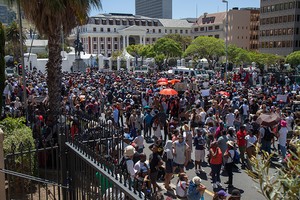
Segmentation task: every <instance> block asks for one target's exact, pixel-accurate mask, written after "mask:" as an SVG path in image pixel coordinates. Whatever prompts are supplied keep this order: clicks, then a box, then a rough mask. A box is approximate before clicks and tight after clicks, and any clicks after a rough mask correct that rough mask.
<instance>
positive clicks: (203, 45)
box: [185, 36, 225, 66]
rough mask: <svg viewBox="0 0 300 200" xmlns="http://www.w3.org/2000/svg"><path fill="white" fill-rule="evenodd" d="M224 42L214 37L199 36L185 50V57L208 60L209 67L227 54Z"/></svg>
mask: <svg viewBox="0 0 300 200" xmlns="http://www.w3.org/2000/svg"><path fill="white" fill-rule="evenodd" d="M224 47H225V46H224V41H223V40H221V39H217V38H214V37H207V36H199V37H197V38H196V39H194V40H193V41H192V43H191V44H190V45H189V46H188V48H187V49H186V50H185V55H187V56H193V57H197V58H198V59H201V58H206V59H207V61H208V63H209V65H210V66H212V61H213V60H217V59H218V58H219V57H220V56H223V55H224V54H225V48H224Z"/></svg>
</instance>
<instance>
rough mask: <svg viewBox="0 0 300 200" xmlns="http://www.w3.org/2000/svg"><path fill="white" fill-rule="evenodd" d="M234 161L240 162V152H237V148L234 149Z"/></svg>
mask: <svg viewBox="0 0 300 200" xmlns="http://www.w3.org/2000/svg"><path fill="white" fill-rule="evenodd" d="M232 160H233V163H235V164H239V163H240V154H239V152H237V150H234V156H233V159H232Z"/></svg>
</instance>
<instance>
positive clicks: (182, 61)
mask: <svg viewBox="0 0 300 200" xmlns="http://www.w3.org/2000/svg"><path fill="white" fill-rule="evenodd" d="M181 66H185V60H184V59H183V58H182V59H181Z"/></svg>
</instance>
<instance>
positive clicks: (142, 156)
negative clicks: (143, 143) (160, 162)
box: [134, 153, 149, 173]
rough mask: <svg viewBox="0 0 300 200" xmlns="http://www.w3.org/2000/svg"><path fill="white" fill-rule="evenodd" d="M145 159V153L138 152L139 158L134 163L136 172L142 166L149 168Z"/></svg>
mask: <svg viewBox="0 0 300 200" xmlns="http://www.w3.org/2000/svg"><path fill="white" fill-rule="evenodd" d="M146 159H147V156H146V154H144V153H141V154H140V160H139V161H137V162H136V163H135V165H134V170H135V171H136V172H137V173H139V172H140V171H141V170H142V168H146V169H147V170H149V166H148V164H147V163H146Z"/></svg>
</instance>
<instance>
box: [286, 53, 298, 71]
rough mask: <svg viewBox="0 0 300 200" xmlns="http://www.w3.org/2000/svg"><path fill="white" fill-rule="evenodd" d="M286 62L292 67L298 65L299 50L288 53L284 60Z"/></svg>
mask: <svg viewBox="0 0 300 200" xmlns="http://www.w3.org/2000/svg"><path fill="white" fill-rule="evenodd" d="M285 61H286V62H287V63H289V64H290V65H292V66H293V67H295V66H298V65H300V51H295V52H293V53H290V54H289V55H288V56H287V57H286V60H285Z"/></svg>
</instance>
